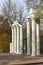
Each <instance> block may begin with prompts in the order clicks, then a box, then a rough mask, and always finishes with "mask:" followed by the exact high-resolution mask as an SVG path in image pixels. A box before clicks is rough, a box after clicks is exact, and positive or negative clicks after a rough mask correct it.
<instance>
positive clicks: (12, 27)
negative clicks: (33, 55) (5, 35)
mask: <svg viewBox="0 0 43 65" xmlns="http://www.w3.org/2000/svg"><path fill="white" fill-rule="evenodd" d="M13 45H14V28H13V27H12V53H13V52H14V47H13Z"/></svg>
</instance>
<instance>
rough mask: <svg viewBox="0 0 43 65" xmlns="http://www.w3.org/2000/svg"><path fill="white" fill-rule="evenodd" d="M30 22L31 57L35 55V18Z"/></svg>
mask: <svg viewBox="0 0 43 65" xmlns="http://www.w3.org/2000/svg"><path fill="white" fill-rule="evenodd" d="M31 22H32V56H35V55H36V48H35V46H36V45H35V44H36V23H35V18H32V19H31Z"/></svg>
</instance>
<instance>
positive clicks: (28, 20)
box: [27, 19, 30, 55]
mask: <svg viewBox="0 0 43 65" xmlns="http://www.w3.org/2000/svg"><path fill="white" fill-rule="evenodd" d="M27 55H30V19H27Z"/></svg>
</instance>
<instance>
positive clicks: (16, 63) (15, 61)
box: [0, 53, 43, 65]
mask: <svg viewBox="0 0 43 65" xmlns="http://www.w3.org/2000/svg"><path fill="white" fill-rule="evenodd" d="M42 62H43V57H31V56H27V55H16V54H10V53H4V54H0V65H21V64H31V63H42Z"/></svg>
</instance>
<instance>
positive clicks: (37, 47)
mask: <svg viewBox="0 0 43 65" xmlns="http://www.w3.org/2000/svg"><path fill="white" fill-rule="evenodd" d="M39 28H40V24H39V23H36V55H40V34H39V33H40V31H39Z"/></svg>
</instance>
